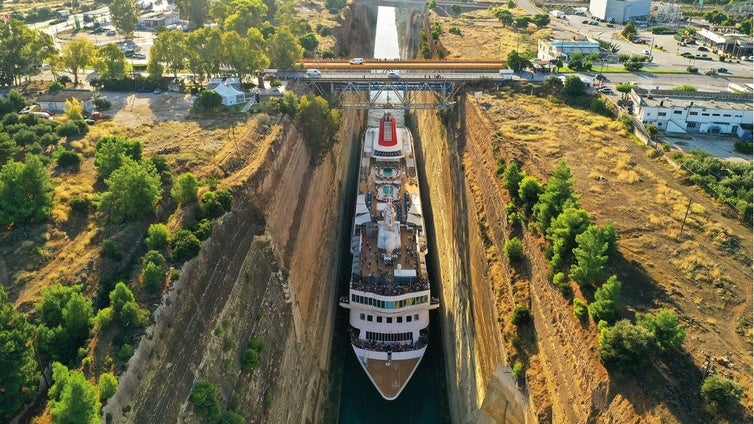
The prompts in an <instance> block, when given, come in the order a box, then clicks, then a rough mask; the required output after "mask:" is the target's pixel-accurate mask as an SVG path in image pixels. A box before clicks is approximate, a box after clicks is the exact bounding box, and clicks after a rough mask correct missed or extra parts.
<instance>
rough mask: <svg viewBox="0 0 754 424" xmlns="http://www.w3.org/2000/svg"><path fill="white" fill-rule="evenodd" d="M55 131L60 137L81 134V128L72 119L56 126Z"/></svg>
mask: <svg viewBox="0 0 754 424" xmlns="http://www.w3.org/2000/svg"><path fill="white" fill-rule="evenodd" d="M57 133H58V135H59V136H61V137H76V136H77V135H80V134H81V130H80V129H79V127H78V125H76V123H75V122H74V121H68V122H66V123H64V124H62V125H60V126H58V129H57Z"/></svg>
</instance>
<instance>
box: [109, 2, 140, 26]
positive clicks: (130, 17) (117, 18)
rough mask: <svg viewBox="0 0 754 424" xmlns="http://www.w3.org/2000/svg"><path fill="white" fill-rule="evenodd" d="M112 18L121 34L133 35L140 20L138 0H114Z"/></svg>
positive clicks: (111, 3)
mask: <svg viewBox="0 0 754 424" xmlns="http://www.w3.org/2000/svg"><path fill="white" fill-rule="evenodd" d="M108 7H109V8H110V19H111V20H112V21H113V26H114V27H115V29H117V30H118V32H120V33H121V34H126V35H131V34H133V32H134V30H135V29H136V24H137V23H138V22H139V12H140V10H139V4H138V2H137V1H136V0H112V1H111V2H110V5H109V6H108Z"/></svg>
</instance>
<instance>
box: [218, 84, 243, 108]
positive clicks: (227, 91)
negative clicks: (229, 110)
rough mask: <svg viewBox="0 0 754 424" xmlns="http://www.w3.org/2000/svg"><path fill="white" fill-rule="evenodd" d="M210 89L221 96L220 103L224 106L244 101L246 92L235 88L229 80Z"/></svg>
mask: <svg viewBox="0 0 754 424" xmlns="http://www.w3.org/2000/svg"><path fill="white" fill-rule="evenodd" d="M211 90H212V91H214V92H215V93H217V94H219V95H220V97H222V99H223V100H222V103H223V105H225V106H233V105H237V104H239V103H244V102H246V93H244V92H243V91H239V90H236V89H235V88H234V87H233V86H231V85H230V82H226V83H222V84H218V85H216V86H215V87H214V88H211Z"/></svg>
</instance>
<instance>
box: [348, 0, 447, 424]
mask: <svg viewBox="0 0 754 424" xmlns="http://www.w3.org/2000/svg"><path fill="white" fill-rule="evenodd" d="M395 15H396V10H395V9H394V8H392V7H380V8H379V11H378V15H377V28H376V30H375V34H376V35H375V43H374V44H375V48H374V58H384V59H388V58H389V59H394V58H397V57H400V53H399V52H400V46H399V45H398V30H397V27H396V20H395ZM384 95H385V96H390V98H393V99H397V98H398V97H397V96H396V95H394V94H393V95H390V94H389V93H388V94H384ZM396 112H397V111H393V115H394V116H396V118H397V120H398V125H403V124H404V116H403V114H402V113H396ZM383 113H384V110H372V111H370V112H369V118H368V120H369V122H368V125H374V126H376V125H377V124H378V123H379V118H380V117H382V116H383ZM360 141H361V140H359V142H360ZM359 151H360V145H359V143H354V145H353V146H352V150H351V161H350V164H349V172H348V181H349V183H348V184H349V187H347V189H346V193H345V202H346V204H345V205H344V207H343V209H342V213H343V214H344V216H348V217H353V214H354V207H355V205H354V204H353V199H355V198H356V186H357V182H358V166H359ZM420 165H421V164H420ZM419 172H420V173H421V166H419ZM420 177H423V175H421V174H420ZM420 181H424V179H423V178H420ZM425 188H426V187H422V190H424V189H425ZM425 205H426V203H425ZM427 211H428V209H427V210H425V212H427ZM430 218H431V216H425V220H430ZM352 223H353V221H352V218H351V219H345V220H343V225H345V226H347V228H343V229H342V230H341V234H343V235H344V237H343V238H344V240H341V242H340V249H339V252H340V255H341V256H342V257H341V261H340V263H341V264H343V265H342V266H341V269H339V271H338V273H339V280H338V281H340V282H341V290H340V294H341V295H347V293H348V289H347V284H348V280H349V273H350V267H351V265H350V264H351V254H350V252H349V242H350V232H351V226H352ZM428 230H431V227H430V228H429V229H428ZM431 248H432V247H431V246H430V249H431ZM427 265H428V272H429V275H430V278H431V281H433V282H435V283H434V284H433V294H435V293H434V292H435V291H436V290H437V283H436V281H437V275H438V272H437V268H436V264H434V263H433V255H428V263H427ZM439 324H440V323H439V314H438V312H436V311H433V312H431V313H430V331H431V333H430V340H429V347H428V349H427V351H426V353H425V355H424V358H423V359H422V361H421V363H420V365H419V368H418V369H417V371H416V373H415V374H414V376H413V377H412V378H411V381H410V382H409V383H408V385H407V386H406V388H405V389H404V391H403V393H401V395H400V396H399V397H398V399H396V400H393V401H386V400H384V399H383V398H382V397H381V396H380V395H379V393H378V392H377V390H376V389H375V388H374V386H373V385H372V383H371V381H369V378H368V377H367V375H366V373H365V372H364V370H363V369H362V368H361V366H360V365H359V363H358V361H357V359H356V355H355V354H354V352H353V349H352V348H351V346H350V344H349V343H348V337H347V336H346V332H347V327H348V313H347V310H345V309H342V308H338V311H337V313H336V328H335V331H336V334H335V335H334V337H333V340H334V343H335V345H334V346H333V355H334V357H336V358H341V359H342V360H341V361H340V363H339V364H338V365H340V366H342V369H341V370H338V371H339V372H340V374H341V375H342V379H341V381H340V382H341V389H340V393H341V397H340V401H339V405H340V407H339V411H338V414H337V416H338V418H337V419H338V422H340V423H344V424H360V423H402V424H403V423H406V424H410V423H413V424H434V423H449V422H450V413H449V411H448V400H447V390H446V387H445V364H444V359H443V352H442V346H443V345H442V340H441V331H440V327H439ZM335 366H337V365H335Z"/></svg>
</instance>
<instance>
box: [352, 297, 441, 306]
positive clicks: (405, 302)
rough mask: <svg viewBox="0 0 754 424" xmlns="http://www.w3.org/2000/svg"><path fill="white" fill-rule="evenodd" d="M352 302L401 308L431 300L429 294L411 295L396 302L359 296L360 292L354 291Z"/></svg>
mask: <svg viewBox="0 0 754 424" xmlns="http://www.w3.org/2000/svg"><path fill="white" fill-rule="evenodd" d="M351 302H354V303H361V304H363V305H369V306H376V307H378V308H382V309H399V308H405V307H406V306H411V305H421V304H422V303H427V302H429V296H417V297H411V298H408V299H403V300H399V301H397V302H395V301H386V300H379V299H374V298H371V297H366V296H359V295H358V294H353V293H352V294H351Z"/></svg>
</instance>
